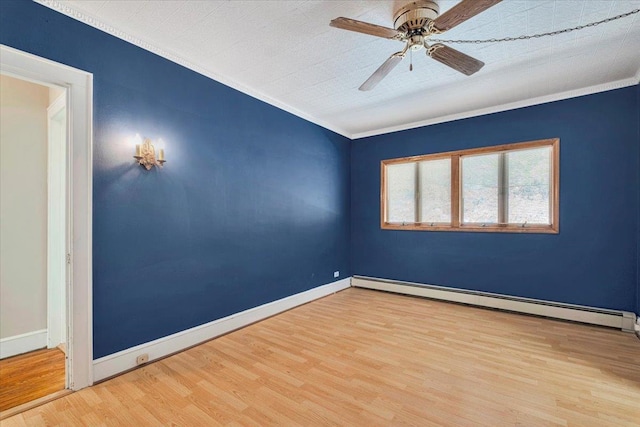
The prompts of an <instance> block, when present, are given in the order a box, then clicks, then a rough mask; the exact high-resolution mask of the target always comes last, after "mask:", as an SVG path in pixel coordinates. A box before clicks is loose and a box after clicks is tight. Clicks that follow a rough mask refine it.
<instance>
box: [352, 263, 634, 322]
mask: <svg viewBox="0 0 640 427" xmlns="http://www.w3.org/2000/svg"><path fill="white" fill-rule="evenodd" d="M351 285H352V286H354V287H359V288H367V289H376V290H380V291H387V292H394V293H398V294H406V295H415V296H421V297H426V298H433V299H438V300H444V301H452V302H458V303H463V304H470V305H476V306H480V307H489V308H497V309H501V310H508V311H515V312H519V313H526V314H534V315H537V316H544V317H552V318H556V319H563V320H572V321H575V322H582V323H589V324H593V325H601V326H609V327H612V328H619V329H622V330H623V331H627V332H632V331H633V327H634V323H635V319H636V315H635V314H634V313H631V312H627V311H618V310H608V309H603V308H596V307H587V306H580V305H573V304H564V303H557V302H553V301H544V300H537V299H531V298H521V297H512V296H508V295H501V294H493V293H488V292H476V291H468V290H464V289H457V288H449V287H445V286H434V285H425V284H420V283H411V282H401V281H393V280H386V279H377V278H373V277H361V276H354V277H353V278H352V279H351Z"/></svg>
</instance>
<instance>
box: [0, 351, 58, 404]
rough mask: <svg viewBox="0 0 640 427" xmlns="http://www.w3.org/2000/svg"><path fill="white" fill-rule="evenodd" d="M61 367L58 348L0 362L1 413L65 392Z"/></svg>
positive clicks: (33, 352)
mask: <svg viewBox="0 0 640 427" xmlns="http://www.w3.org/2000/svg"><path fill="white" fill-rule="evenodd" d="M64 364H65V355H64V353H63V352H62V351H60V349H58V348H52V349H43V350H36V351H32V352H29V353H25V354H21V355H19V356H14V357H9V358H7V359H3V360H0V411H4V410H6V409H9V408H13V407H14V406H18V405H21V404H23V403H26V402H30V401H32V400H36V399H38V398H40V397H43V396H46V395H48V394H52V393H55V392H57V391H60V390H64V385H65V367H64Z"/></svg>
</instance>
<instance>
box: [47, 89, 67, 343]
mask: <svg viewBox="0 0 640 427" xmlns="http://www.w3.org/2000/svg"><path fill="white" fill-rule="evenodd" d="M66 108H67V94H66V90H65V91H64V92H63V93H62V94H60V96H59V97H58V98H57V99H56V100H55V101H53V102H52V103H51V105H49V107H48V108H47V165H48V167H47V169H48V170H47V347H48V348H54V347H57V346H58V345H60V344H62V343H65V344H66V342H67V334H66V330H67V302H66V288H67V273H68V272H67V271H66V261H65V258H66V254H67V243H68V242H67V241H68V239H67V230H68V228H69V224H68V222H67V210H68V203H67V196H66V193H67V159H66V151H67V132H68V129H67V120H66ZM62 111H64V112H65V122H64V123H60V124H57V120H55V117H56V116H57V115H58V114H59V113H60V112H62ZM63 126H64V128H63ZM62 129H64V136H63V138H64V140H61V139H60V133H61V131H62ZM54 133H56V134H54Z"/></svg>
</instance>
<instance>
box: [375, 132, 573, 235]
mask: <svg viewBox="0 0 640 427" xmlns="http://www.w3.org/2000/svg"><path fill="white" fill-rule="evenodd" d="M541 147H550V150H549V152H550V165H549V175H550V176H549V189H548V191H549V197H548V200H549V221H550V224H537V223H524V224H522V223H508V222H507V221H508V218H509V191H510V187H509V164H508V163H509V160H508V154H509V153H512V152H516V151H522V150H528V149H533V148H541ZM482 154H498V155H499V160H498V164H499V167H498V183H497V184H498V205H499V206H498V222H497V223H472V222H462V218H463V212H464V211H463V209H464V206H463V203H464V201H463V199H462V196H463V194H462V185H463V183H462V163H463V159H464V158H465V157H471V156H478V155H482ZM559 154H560V140H559V138H553V139H545V140H538V141H530V142H522V143H515V144H505V145H498V146H493V147H482V148H476V149H470V150H459V151H451V152H446V153H437V154H428V155H422V156H412V157H404V158H398V159H390V160H383V161H382V162H381V170H380V172H381V192H380V196H381V203H380V206H381V211H380V220H381V228H383V229H396V230H421V231H481V232H483V231H484V232H487V231H497V232H501V231H502V232H516V233H558V232H559V194H560V191H559ZM442 159H449V160H450V161H451V167H450V174H451V191H450V194H451V203H450V205H451V216H450V222H420V221H419V218H420V217H421V212H420V206H421V200H420V197H421V191H420V166H419V163H420V162H425V161H430V160H442ZM400 163H416V166H415V180H416V181H415V186H416V187H415V188H416V191H415V215H414V217H413V218H412V219H413V221H405V222H403V223H390V222H388V221H387V218H388V215H387V214H388V212H387V208H388V206H387V204H388V188H387V182H386V179H387V174H386V168H387V166H389V165H394V164H400Z"/></svg>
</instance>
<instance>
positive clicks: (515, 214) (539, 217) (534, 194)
mask: <svg viewBox="0 0 640 427" xmlns="http://www.w3.org/2000/svg"><path fill="white" fill-rule="evenodd" d="M507 165H508V166H507V168H508V170H509V222H510V223H517V224H522V223H525V222H527V223H529V224H550V223H551V222H550V217H549V216H550V209H549V206H550V205H549V195H550V194H549V193H550V178H551V176H550V172H551V147H540V148H534V149H531V150H521V151H512V152H509V153H507Z"/></svg>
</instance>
